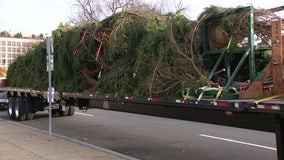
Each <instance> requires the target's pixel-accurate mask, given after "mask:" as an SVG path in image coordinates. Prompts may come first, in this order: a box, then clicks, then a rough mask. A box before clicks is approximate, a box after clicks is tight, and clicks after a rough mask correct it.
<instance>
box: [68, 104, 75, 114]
mask: <svg viewBox="0 0 284 160" xmlns="http://www.w3.org/2000/svg"><path fill="white" fill-rule="evenodd" d="M74 113H75V106H69V111H68V116H73V115H74Z"/></svg>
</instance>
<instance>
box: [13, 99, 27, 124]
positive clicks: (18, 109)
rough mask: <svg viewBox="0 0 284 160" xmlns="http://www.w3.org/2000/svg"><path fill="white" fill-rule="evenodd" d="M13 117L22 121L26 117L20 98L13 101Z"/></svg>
mask: <svg viewBox="0 0 284 160" xmlns="http://www.w3.org/2000/svg"><path fill="white" fill-rule="evenodd" d="M15 119H16V120H17V121H23V120H25V119H26V107H25V105H24V101H23V99H22V98H17V99H16V103H15Z"/></svg>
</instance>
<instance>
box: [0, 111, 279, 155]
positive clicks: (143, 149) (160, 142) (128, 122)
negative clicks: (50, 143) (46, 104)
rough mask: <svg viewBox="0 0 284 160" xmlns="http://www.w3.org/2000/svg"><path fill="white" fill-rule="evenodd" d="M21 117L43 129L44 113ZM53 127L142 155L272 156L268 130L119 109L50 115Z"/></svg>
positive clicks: (272, 139)
mask: <svg viewBox="0 0 284 160" xmlns="http://www.w3.org/2000/svg"><path fill="white" fill-rule="evenodd" d="M0 117H1V118H5V119H7V118H8V117H7V115H6V111H0ZM204 118H206V117H204ZM20 123H23V124H26V125H29V126H32V127H36V128H40V129H43V130H48V113H47V112H43V113H37V114H36V115H35V116H34V120H31V121H22V122H20ZM52 132H53V133H57V134H60V135H64V136H67V137H70V138H73V139H78V140H81V141H84V142H86V143H90V144H93V145H96V146H100V147H103V148H107V149H110V150H113V151H116V152H119V153H123V154H126V155H128V156H132V157H135V158H137V159H141V160H148V159H149V160H161V159H163V160H173V159H176V160H244V159H245V160H256V159H257V160H267V159H269V160H276V159H277V153H276V142H275V135H274V134H273V133H268V132H260V131H255V130H247V129H240V128H234V127H226V126H218V125H211V124H205V123H197V122H190V121H183V120H175V119H169V118H161V117H153V116H146V115H139V114H131V113H124V112H115V111H107V110H99V109H90V110H88V112H81V111H78V110H77V111H76V113H75V115H74V116H72V117H53V118H52Z"/></svg>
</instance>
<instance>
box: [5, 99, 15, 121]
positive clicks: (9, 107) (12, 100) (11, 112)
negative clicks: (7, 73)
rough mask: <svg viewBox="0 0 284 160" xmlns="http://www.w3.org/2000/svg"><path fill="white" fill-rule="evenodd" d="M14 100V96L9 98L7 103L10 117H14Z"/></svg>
mask: <svg viewBox="0 0 284 160" xmlns="http://www.w3.org/2000/svg"><path fill="white" fill-rule="evenodd" d="M15 102H16V98H9V104H8V110H7V112H8V116H9V118H10V119H15Z"/></svg>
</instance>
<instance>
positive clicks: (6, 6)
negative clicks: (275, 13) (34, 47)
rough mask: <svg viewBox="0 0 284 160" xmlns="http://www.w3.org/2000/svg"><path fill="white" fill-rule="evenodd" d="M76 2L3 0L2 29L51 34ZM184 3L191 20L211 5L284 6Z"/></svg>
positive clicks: (254, 0)
mask: <svg viewBox="0 0 284 160" xmlns="http://www.w3.org/2000/svg"><path fill="white" fill-rule="evenodd" d="M154 1H155V0H154ZM152 2H153V0H152ZM268 2H269V3H268ZM72 3H74V0H0V31H3V30H6V31H10V30H26V31H29V32H30V33H34V34H40V33H43V34H46V33H47V34H50V33H51V31H52V30H54V29H56V28H57V26H58V25H59V23H60V22H63V23H65V22H68V17H69V16H70V15H71V6H72V5H71V4H72ZM183 3H184V5H185V6H187V7H188V12H187V15H188V16H189V17H190V18H191V19H195V18H196V17H197V16H198V15H199V14H200V13H201V12H202V11H203V9H204V8H205V7H208V6H210V5H217V6H222V7H237V6H248V5H250V4H251V5H253V6H254V7H255V8H263V9H268V8H273V7H278V6H284V0H270V1H267V0H266V1H264V0H183Z"/></svg>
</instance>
